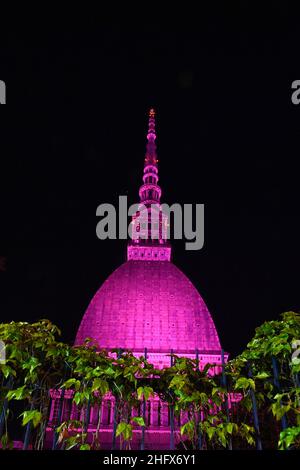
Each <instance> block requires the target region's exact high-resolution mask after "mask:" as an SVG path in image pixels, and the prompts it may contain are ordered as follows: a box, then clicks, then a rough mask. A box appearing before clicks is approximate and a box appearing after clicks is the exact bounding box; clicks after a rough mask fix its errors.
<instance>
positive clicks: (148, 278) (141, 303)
mask: <svg viewBox="0 0 300 470" xmlns="http://www.w3.org/2000/svg"><path fill="white" fill-rule="evenodd" d="M87 337H91V338H93V339H95V340H96V341H97V343H98V344H99V347H100V348H101V349H102V348H105V349H113V348H120V349H130V350H132V351H141V352H143V351H144V349H145V348H147V350H148V351H149V352H150V351H152V352H160V353H162V352H170V350H171V349H173V351H174V353H192V354H195V350H198V351H199V352H207V353H209V352H211V353H213V352H220V350H221V346H220V342H219V338H218V334H217V331H216V328H215V325H214V322H213V320H212V317H211V315H210V313H209V311H208V308H207V307H206V305H205V302H204V300H203V299H202V297H201V296H200V294H199V293H198V291H197V290H196V288H195V287H194V285H193V284H192V282H191V281H190V280H189V279H188V278H187V277H186V276H185V275H184V274H183V273H182V271H180V269H178V268H177V267H176V266H175V265H174V264H173V263H172V262H168V261H144V260H143V261H141V260H129V261H126V262H125V263H124V264H122V265H121V266H120V267H119V268H117V269H116V270H115V271H114V272H113V273H112V274H111V275H110V276H109V277H108V279H107V280H106V281H105V282H104V283H103V285H102V286H101V287H100V289H99V290H98V291H97V292H96V294H95V296H94V297H93V299H92V301H91V302H90V304H89V306H88V308H87V310H86V312H85V315H84V317H83V319H82V322H81V324H80V327H79V330H78V333H77V336H76V341H75V344H77V345H78V344H82V343H83V342H84V340H85V338H87Z"/></svg>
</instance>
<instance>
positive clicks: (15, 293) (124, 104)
mask: <svg viewBox="0 0 300 470" xmlns="http://www.w3.org/2000/svg"><path fill="white" fill-rule="evenodd" d="M224 3H225V2H224ZM243 5H244V6H243V7H242V6H240V7H237V6H236V8H233V7H232V8H228V9H227V10H226V11H225V9H224V8H223V9H220V8H216V9H215V11H211V12H205V13H204V12H203V14H201V13H196V12H194V13H193V12H192V11H190V12H189V13H188V14H182V15H174V18H173V17H172V15H171V14H170V16H169V17H168V18H167V19H165V20H159V19H158V18H157V17H155V15H153V17H152V15H150V17H148V18H147V16H144V17H141V18H140V19H139V20H134V19H133V18H131V20H130V21H127V20H126V21H125V20H124V19H123V20H122V19H121V18H114V17H107V18H106V17H104V16H103V15H102V14H101V15H100V14H97V13H96V12H94V13H92V12H91V13H89V14H87V15H83V16H82V18H81V21H78V19H77V21H76V20H75V19H74V20H73V18H72V17H71V16H70V17H69V20H68V21H65V22H64V21H62V20H61V21H60V22H56V23H53V24H51V27H50V26H49V24H48V26H47V27H46V26H45V25H44V24H43V21H42V20H41V21H40V22H39V26H38V27H37V26H35V27H33V28H31V27H27V28H25V29H24V28H20V27H19V26H20V25H19V24H18V23H17V22H16V23H14V25H13V26H11V27H10V28H9V29H7V31H6V32H5V33H4V32H3V31H2V33H1V37H2V40H1V45H0V79H1V80H5V82H6V86H7V106H2V107H1V144H0V145H1V159H0V174H1V185H0V197H1V199H0V210H1V219H0V223H1V232H0V256H1V257H2V258H1V259H2V261H1V263H0V268H1V269H0V320H1V321H11V320H23V321H34V320H37V319H39V318H49V319H51V320H52V321H53V322H54V323H56V324H57V325H58V326H59V327H61V328H62V330H63V339H64V340H67V341H72V340H73V339H74V337H75V334H76V330H77V328H78V326H79V323H80V320H81V318H82V316H83V314H84V311H85V309H86V307H87V305H88V303H89V301H90V300H91V298H92V296H93V295H94V293H95V292H96V290H97V289H98V288H99V287H100V285H101V284H102V282H103V281H104V280H105V279H106V278H107V276H108V275H109V274H110V273H111V272H112V271H113V270H114V269H115V268H116V267H118V266H119V265H120V264H121V263H122V262H123V261H124V260H125V256H126V241H122V240H121V241H118V240H115V241H114V240H109V241H108V240H106V241H100V240H98V239H97V237H96V232H95V229H96V224H97V221H98V218H97V217H96V208H97V206H98V205H99V204H101V203H103V202H108V203H112V204H115V203H117V201H118V196H119V195H128V197H129V202H130V203H134V202H137V201H138V189H139V186H140V184H141V181H142V170H143V159H144V154H145V144H146V130H147V112H148V109H149V108H150V107H152V106H154V107H155V108H156V110H157V145H158V157H159V172H160V185H161V187H162V190H163V197H162V202H167V203H169V204H172V203H174V202H178V203H181V204H183V203H193V204H196V203H204V204H205V244H204V247H203V249H202V250H200V251H185V249H184V241H176V242H174V243H173V261H174V262H175V264H176V265H177V266H178V267H180V268H181V269H182V270H183V272H184V273H185V274H187V276H188V277H189V278H190V279H191V280H192V281H193V282H194V284H195V286H196V287H197V289H198V290H199V292H200V293H201V295H202V296H203V298H204V300H205V302H206V303H207V306H208V308H209V310H210V312H211V313H212V316H213V318H214V321H215V324H216V327H217V329H218V333H219V336H220V339H221V342H222V345H223V347H224V348H225V349H226V350H227V351H228V352H229V353H230V354H231V356H234V355H235V354H237V353H239V352H241V351H242V349H243V348H244V347H245V346H246V344H247V342H248V341H249V340H250V338H251V337H252V336H253V334H254V329H255V327H256V326H259V325H260V324H261V323H262V322H263V321H265V320H270V319H276V318H278V316H279V314H280V313H281V312H283V311H287V310H296V311H298V310H299V304H300V301H299V266H300V255H299V237H300V234H299V227H300V224H299V171H298V167H299V165H298V161H299V159H300V152H299V148H300V139H299V138H300V105H299V106H295V105H293V104H292V102H291V93H292V91H291V83H292V81H293V80H297V79H300V65H299V64H300V63H299V32H298V30H299V25H298V20H297V16H296V15H293V14H292V12H291V11H290V9H289V8H288V7H287V6H285V7H283V6H282V7H278V6H276V5H277V4H276V3H273V2H272V8H271V10H272V11H270V10H269V11H268V12H265V13H264V12H261V14H260V15H257V14H256V12H253V11H251V10H250V6H247V5H250V2H244V3H243ZM177 13H178V12H177ZM179 13H180V12H179ZM271 13H272V14H271ZM175 16H176V18H175ZM19 21H21V20H19ZM3 257H4V258H5V260H3Z"/></svg>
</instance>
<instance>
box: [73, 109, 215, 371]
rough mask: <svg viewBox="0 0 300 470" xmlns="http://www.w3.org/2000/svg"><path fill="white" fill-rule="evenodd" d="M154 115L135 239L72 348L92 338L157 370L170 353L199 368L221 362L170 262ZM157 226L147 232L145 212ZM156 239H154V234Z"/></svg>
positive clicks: (191, 292) (198, 308)
mask: <svg viewBox="0 0 300 470" xmlns="http://www.w3.org/2000/svg"><path fill="white" fill-rule="evenodd" d="M155 140H156V132H155V111H154V110H153V109H151V110H150V113H149V126H148V132H147V150H146V156H145V162H144V174H143V184H142V186H141V187H140V191H139V196H140V211H139V212H138V213H137V214H136V215H135V216H133V218H132V227H133V233H134V234H135V236H134V237H133V239H132V240H131V241H130V242H129V244H128V248H127V261H126V262H125V263H124V264H122V265H121V266H120V267H119V268H117V269H116V270H115V271H114V272H113V273H112V274H111V275H110V276H109V277H108V279H107V280H106V281H105V282H104V283H103V285H102V286H101V287H100V288H99V290H98V291H97V292H96V294H95V296H94V297H93V299H92V300H91V302H90V304H89V306H88V308H87V310H86V312H85V315H84V317H83V319H82V321H81V324H80V327H79V329H78V332H77V336H76V341H75V344H77V345H79V344H82V343H83V342H84V340H85V338H87V337H89V338H93V339H95V340H96V341H97V343H98V345H99V348H100V349H108V350H111V349H116V348H119V349H129V350H131V351H133V352H134V354H137V355H143V354H144V352H145V350H146V351H147V357H148V358H149V361H150V362H152V363H153V364H155V365H156V366H158V367H161V366H164V365H169V364H170V352H171V351H173V352H174V353H175V354H178V355H180V356H187V357H193V358H194V357H195V355H197V357H199V360H200V361H201V363H202V364H204V363H207V362H214V363H219V364H220V363H221V345H220V341H219V338H218V334H217V331H216V328H215V325H214V322H213V320H212V317H211V315H210V313H209V311H208V308H207V306H206V304H205V302H204V300H203V299H202V297H201V295H200V294H199V292H198V291H197V289H196V288H195V287H194V285H193V284H192V282H191V281H190V280H189V279H188V278H187V277H186V276H185V275H184V274H183V273H182V271H181V270H180V269H178V268H177V267H176V266H175V265H174V264H173V263H172V261H171V247H170V244H169V242H168V240H167V237H166V233H167V224H168V220H167V217H166V216H165V214H163V213H162V211H161V210H160V196H161V188H160V186H159V185H158V166H157V163H158V160H157V153H156V143H155ZM153 205H154V207H155V210H156V211H157V220H158V223H156V224H155V228H153V229H152V227H150V229H149V226H150V223H149V222H150V221H151V218H150V211H151V210H153ZM154 232H155V236H154V237H153V233H154Z"/></svg>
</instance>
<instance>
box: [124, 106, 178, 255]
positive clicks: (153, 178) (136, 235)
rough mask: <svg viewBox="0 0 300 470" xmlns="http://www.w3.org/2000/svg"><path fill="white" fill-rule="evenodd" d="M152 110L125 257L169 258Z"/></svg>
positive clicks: (166, 220)
mask: <svg viewBox="0 0 300 470" xmlns="http://www.w3.org/2000/svg"><path fill="white" fill-rule="evenodd" d="M155 140H156V132H155V111H154V109H153V108H151V109H150V111H149V119H148V132H147V145H146V155H145V161H144V174H143V184H142V185H141V186H140V190H139V196H140V204H139V210H138V211H137V212H136V214H134V215H133V216H132V232H133V239H132V240H131V241H130V242H129V243H128V247H127V259H128V260H130V259H133V260H148V261H170V259H171V247H170V245H169V243H168V241H167V227H168V217H167V215H165V214H164V213H163V212H162V210H161V205H160V197H161V188H160V186H159V185H158V167H157V163H158V160H157V153H156V143H155Z"/></svg>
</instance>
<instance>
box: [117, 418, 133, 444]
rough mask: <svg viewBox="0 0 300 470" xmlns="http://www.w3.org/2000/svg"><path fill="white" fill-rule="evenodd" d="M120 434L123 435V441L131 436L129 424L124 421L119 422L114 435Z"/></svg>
mask: <svg viewBox="0 0 300 470" xmlns="http://www.w3.org/2000/svg"><path fill="white" fill-rule="evenodd" d="M121 434H122V435H123V438H124V440H125V441H128V440H130V439H131V438H132V426H131V424H128V423H125V422H124V421H122V422H121V423H119V424H118V426H117V430H116V436H120V435H121Z"/></svg>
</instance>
